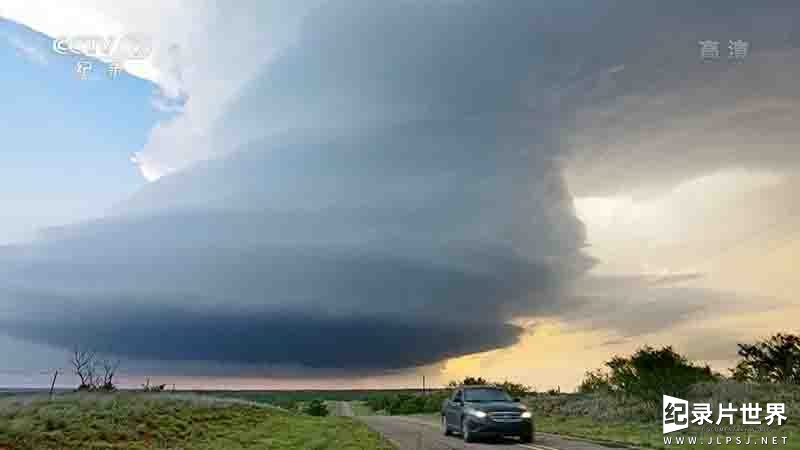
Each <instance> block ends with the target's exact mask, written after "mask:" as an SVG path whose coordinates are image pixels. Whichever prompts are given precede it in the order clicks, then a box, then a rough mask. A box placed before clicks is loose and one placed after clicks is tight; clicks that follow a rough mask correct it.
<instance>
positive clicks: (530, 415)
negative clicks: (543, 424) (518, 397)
mask: <svg viewBox="0 0 800 450" xmlns="http://www.w3.org/2000/svg"><path fill="white" fill-rule="evenodd" d="M520 417H522V418H523V419H530V418H531V417H533V414H531V412H530V411H525V412H524V413H522V415H521V416H520Z"/></svg>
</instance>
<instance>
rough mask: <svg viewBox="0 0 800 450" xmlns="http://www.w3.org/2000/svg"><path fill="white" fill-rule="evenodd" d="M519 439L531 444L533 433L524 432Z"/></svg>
mask: <svg viewBox="0 0 800 450" xmlns="http://www.w3.org/2000/svg"><path fill="white" fill-rule="evenodd" d="M519 441H520V442H521V443H523V444H533V433H525V434H523V435H521V436H520V437H519Z"/></svg>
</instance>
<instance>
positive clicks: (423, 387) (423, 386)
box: [422, 375, 425, 395]
mask: <svg viewBox="0 0 800 450" xmlns="http://www.w3.org/2000/svg"><path fill="white" fill-rule="evenodd" d="M422 395H425V375H423V376H422Z"/></svg>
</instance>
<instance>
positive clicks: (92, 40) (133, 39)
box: [53, 33, 153, 61]
mask: <svg viewBox="0 0 800 450" xmlns="http://www.w3.org/2000/svg"><path fill="white" fill-rule="evenodd" d="M53 51H54V52H56V53H58V54H61V55H68V54H75V55H84V56H93V57H97V58H100V59H106V60H113V61H124V60H131V59H146V58H147V57H149V56H150V54H151V53H152V51H153V43H152V41H151V40H150V39H149V38H148V37H147V36H143V35H140V34H133V33H129V34H125V35H122V36H119V37H117V36H101V35H88V34H87V35H76V36H62V37H59V38H57V39H53Z"/></svg>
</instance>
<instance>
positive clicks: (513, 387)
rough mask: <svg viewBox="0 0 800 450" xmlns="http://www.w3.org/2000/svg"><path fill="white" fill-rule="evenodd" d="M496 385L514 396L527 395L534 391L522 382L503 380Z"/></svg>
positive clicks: (521, 396)
mask: <svg viewBox="0 0 800 450" xmlns="http://www.w3.org/2000/svg"><path fill="white" fill-rule="evenodd" d="M497 387H499V388H502V389H503V390H504V391H506V392H508V394H509V395H510V396H512V397H514V398H523V397H527V396H529V395H531V394H533V393H534V391H533V388H532V387H530V386H527V385H524V384H522V383H513V382H511V381H508V380H506V381H503V382H502V383H499V384H497Z"/></svg>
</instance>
